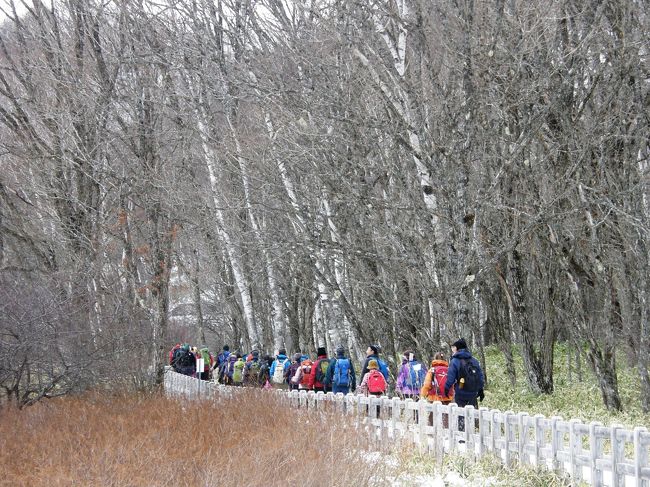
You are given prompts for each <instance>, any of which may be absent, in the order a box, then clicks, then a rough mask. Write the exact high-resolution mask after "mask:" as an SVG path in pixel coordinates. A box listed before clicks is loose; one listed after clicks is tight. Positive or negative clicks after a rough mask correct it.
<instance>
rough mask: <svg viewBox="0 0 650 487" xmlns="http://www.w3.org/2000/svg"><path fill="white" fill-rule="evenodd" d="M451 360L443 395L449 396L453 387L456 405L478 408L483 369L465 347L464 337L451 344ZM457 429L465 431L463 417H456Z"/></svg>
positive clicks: (482, 384)
mask: <svg viewBox="0 0 650 487" xmlns="http://www.w3.org/2000/svg"><path fill="white" fill-rule="evenodd" d="M451 352H452V354H453V355H452V356H451V362H450V363H449V370H448V373H447V381H446V382H445V391H444V392H445V393H444V395H445V396H449V395H450V393H451V389H452V387H453V388H454V396H455V397H454V400H455V402H456V404H457V405H458V407H461V408H462V407H465V406H467V405H471V406H474V407H475V408H476V409H478V402H477V398H479V399H480V400H481V401H483V398H484V397H485V395H484V394H483V386H484V379H483V371H482V370H481V365H480V364H479V363H478V360H476V359H475V358H474V357H472V354H471V352H470V351H469V350H468V349H467V343H466V342H465V339H464V338H461V339H460V340H457V341H455V342H454V343H453V344H452V345H451ZM458 431H465V418H464V417H459V418H458Z"/></svg>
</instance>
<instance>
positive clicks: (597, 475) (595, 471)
mask: <svg viewBox="0 0 650 487" xmlns="http://www.w3.org/2000/svg"><path fill="white" fill-rule="evenodd" d="M599 426H602V424H601V423H599V422H597V421H592V422H591V423H589V457H590V462H591V465H590V468H591V485H593V486H594V487H601V486H602V485H603V471H602V470H601V469H599V468H598V460H599V459H600V458H601V456H602V454H603V442H602V441H601V440H600V438H598V433H597V432H596V428H597V427H599Z"/></svg>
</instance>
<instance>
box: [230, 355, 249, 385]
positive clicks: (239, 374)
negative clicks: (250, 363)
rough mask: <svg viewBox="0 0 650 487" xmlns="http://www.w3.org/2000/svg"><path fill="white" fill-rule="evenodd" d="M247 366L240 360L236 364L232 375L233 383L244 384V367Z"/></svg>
mask: <svg viewBox="0 0 650 487" xmlns="http://www.w3.org/2000/svg"><path fill="white" fill-rule="evenodd" d="M245 365H246V364H245V363H244V361H243V360H238V361H237V362H235V365H234V369H235V370H234V371H233V373H232V381H233V382H236V383H239V382H243V380H244V366H245Z"/></svg>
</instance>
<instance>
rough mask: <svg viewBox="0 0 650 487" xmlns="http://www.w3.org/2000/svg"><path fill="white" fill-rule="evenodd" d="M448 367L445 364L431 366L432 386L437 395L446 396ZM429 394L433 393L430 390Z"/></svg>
mask: <svg viewBox="0 0 650 487" xmlns="http://www.w3.org/2000/svg"><path fill="white" fill-rule="evenodd" d="M447 371H448V368H447V367H445V366H444V365H436V366H435V367H431V387H432V389H433V391H434V393H435V395H436V396H440V397H444V395H445V384H446V383H447ZM429 395H432V394H431V392H429Z"/></svg>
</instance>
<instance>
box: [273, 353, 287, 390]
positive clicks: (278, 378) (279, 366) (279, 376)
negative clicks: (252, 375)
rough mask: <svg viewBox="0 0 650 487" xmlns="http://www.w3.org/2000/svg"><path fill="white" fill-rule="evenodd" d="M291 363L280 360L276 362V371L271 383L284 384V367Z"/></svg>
mask: <svg viewBox="0 0 650 487" xmlns="http://www.w3.org/2000/svg"><path fill="white" fill-rule="evenodd" d="M288 361H289V359H288V358H287V359H284V360H283V361H282V362H281V361H280V359H277V360H276V361H275V370H274V371H273V377H271V381H272V382H273V383H274V384H283V383H284V365H285V364H286V363H287V362H288Z"/></svg>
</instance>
